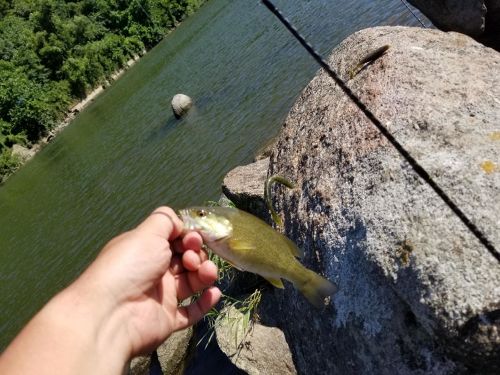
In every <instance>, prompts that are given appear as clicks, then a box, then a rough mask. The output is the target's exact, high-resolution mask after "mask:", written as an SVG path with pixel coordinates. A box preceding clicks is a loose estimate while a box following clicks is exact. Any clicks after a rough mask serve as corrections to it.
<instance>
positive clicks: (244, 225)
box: [180, 207, 337, 307]
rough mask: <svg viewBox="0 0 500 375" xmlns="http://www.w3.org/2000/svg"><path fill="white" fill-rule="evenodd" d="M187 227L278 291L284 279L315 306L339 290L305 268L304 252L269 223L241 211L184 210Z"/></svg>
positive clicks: (220, 252) (223, 208)
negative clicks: (300, 259) (302, 261)
mask: <svg viewBox="0 0 500 375" xmlns="http://www.w3.org/2000/svg"><path fill="white" fill-rule="evenodd" d="M180 216H181V218H182V220H183V221H184V225H185V227H186V228H187V229H189V230H195V231H197V232H198V233H200V235H201V236H202V238H203V242H204V243H205V244H206V245H207V246H208V247H210V249H212V250H213V251H214V252H215V253H216V254H217V255H219V256H220V257H221V258H223V259H225V260H226V261H228V262H229V263H231V264H232V265H234V266H235V267H236V268H238V269H240V270H244V271H248V272H253V273H256V274H258V275H260V276H262V277H264V278H265V279H266V280H268V281H269V282H270V283H271V284H272V285H274V286H275V287H277V288H284V286H283V282H282V280H281V279H282V278H283V279H286V280H288V281H290V282H292V283H293V285H294V286H295V287H296V288H297V289H298V290H299V291H300V292H301V293H302V294H303V295H304V296H305V297H306V298H307V299H308V300H309V301H310V302H311V303H312V304H313V305H315V306H317V307H320V306H322V305H323V304H324V300H325V298H326V297H328V296H330V295H332V294H333V293H335V291H336V290H337V288H336V286H335V285H334V284H332V283H331V282H330V281H328V280H326V279H325V278H323V277H321V276H319V275H318V274H316V273H315V272H313V271H311V270H309V269H307V268H306V267H304V266H303V265H302V264H301V263H300V262H299V261H298V260H297V257H301V256H302V255H303V254H302V252H301V250H300V249H299V248H298V247H297V246H296V245H295V244H294V243H293V242H292V241H291V240H289V239H288V238H287V237H285V236H284V235H282V234H281V233H278V232H276V231H275V230H274V229H273V228H272V227H270V226H269V225H267V223H266V222H264V221H263V220H260V219H259V218H257V217H255V216H253V215H251V214H249V213H247V212H245V211H241V210H239V209H237V208H232V207H192V208H186V209H183V210H180Z"/></svg>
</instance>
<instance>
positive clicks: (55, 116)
mask: <svg viewBox="0 0 500 375" xmlns="http://www.w3.org/2000/svg"><path fill="white" fill-rule="evenodd" d="M204 1H205V0H132V1H126V0H72V1H61V0H0V123H1V124H2V129H4V128H7V125H5V124H8V129H9V131H8V134H4V133H3V130H2V133H1V134H2V135H1V137H2V138H0V147H1V150H2V159H1V160H2V163H3V164H2V167H1V168H0V178H1V177H2V176H3V175H4V172H5V173H7V172H8V171H10V170H11V169H12V168H15V166H16V165H17V164H18V161H15V160H14V159H12V157H11V156H10V154H9V153H8V150H7V149H6V148H8V147H10V146H7V145H10V144H14V143H20V142H25V141H26V140H27V141H29V142H35V141H37V140H38V139H39V137H40V136H42V135H44V134H46V133H47V131H48V130H50V129H51V128H52V127H53V126H54V125H55V124H56V123H57V121H58V120H60V119H61V117H62V116H63V115H64V114H65V112H66V111H67V110H68V108H69V105H70V104H71V103H72V102H74V101H75V100H76V99H82V98H84V97H85V96H86V94H87V92H88V91H89V90H91V89H92V88H93V87H96V86H97V85H99V84H102V83H103V82H104V81H105V80H106V79H108V78H109V77H110V76H111V75H112V74H113V73H114V72H115V71H116V70H117V69H119V68H121V67H123V66H124V64H125V62H126V61H127V60H128V59H130V58H131V57H132V56H134V55H136V54H138V53H141V52H142V51H143V50H144V49H145V48H151V47H153V46H154V45H155V44H156V43H158V42H159V41H160V40H161V39H162V38H163V36H164V35H165V34H166V33H167V32H168V30H169V29H171V28H172V27H174V26H175V25H176V24H177V23H179V22H180V21H182V19H183V18H184V17H185V16H186V15H188V14H190V13H191V12H193V11H194V10H195V9H197V8H198V7H199V6H200V5H201V4H202V3H203V2H204ZM8 173H10V172H8Z"/></svg>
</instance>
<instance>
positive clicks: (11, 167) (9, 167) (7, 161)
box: [0, 148, 21, 183]
mask: <svg viewBox="0 0 500 375" xmlns="http://www.w3.org/2000/svg"><path fill="white" fill-rule="evenodd" d="M20 164H21V160H20V159H19V158H18V157H16V156H14V155H12V151H11V149H8V148H4V149H2V150H1V151H0V183H2V182H3V181H4V180H5V178H6V177H7V176H9V175H11V174H12V173H14V171H15V170H16V169H17V168H18V167H19V165H20Z"/></svg>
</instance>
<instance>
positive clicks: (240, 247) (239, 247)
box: [229, 238, 255, 251]
mask: <svg viewBox="0 0 500 375" xmlns="http://www.w3.org/2000/svg"><path fill="white" fill-rule="evenodd" d="M229 247H230V248H231V249H233V250H236V251H248V250H255V246H254V245H253V244H251V243H248V242H245V241H243V240H239V239H237V238H232V239H230V240H229Z"/></svg>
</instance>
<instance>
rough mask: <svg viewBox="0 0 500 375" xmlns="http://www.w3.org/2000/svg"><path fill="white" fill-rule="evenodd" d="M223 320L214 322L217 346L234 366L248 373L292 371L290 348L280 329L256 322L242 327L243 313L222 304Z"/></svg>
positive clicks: (284, 373) (273, 374)
mask: <svg viewBox="0 0 500 375" xmlns="http://www.w3.org/2000/svg"><path fill="white" fill-rule="evenodd" d="M226 309H228V310H227V312H226V317H225V318H223V319H222V320H223V322H222V323H223V324H218V325H216V326H215V332H216V335H217V343H218V344H219V347H220V349H221V350H222V351H223V352H224V353H225V354H226V355H227V356H228V358H229V359H230V360H231V362H233V363H234V364H235V365H236V366H238V368H240V369H242V370H244V371H245V372H246V373H247V374H250V375H259V374H262V375H264V374H266V375H287V374H296V373H297V371H296V370H295V366H294V364H293V361H292V355H291V354H290V349H289V348H288V344H287V342H286V340H285V336H284V334H283V332H282V331H280V330H279V329H277V328H274V327H265V326H263V325H261V324H259V323H255V324H253V325H252V327H251V328H250V329H248V327H245V325H244V323H243V321H244V318H243V314H241V313H240V312H239V311H238V310H236V309H235V308H234V307H229V308H226Z"/></svg>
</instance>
